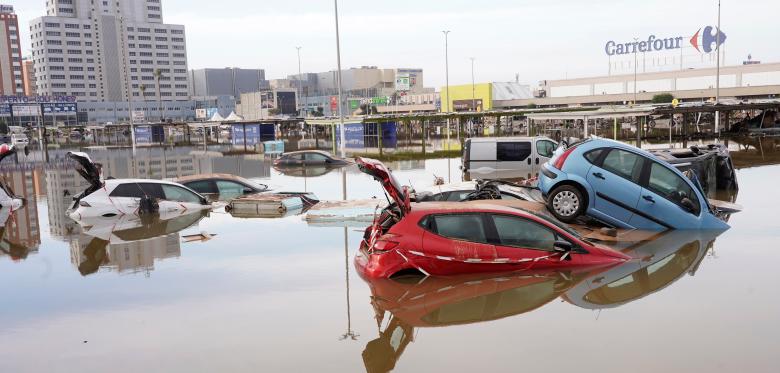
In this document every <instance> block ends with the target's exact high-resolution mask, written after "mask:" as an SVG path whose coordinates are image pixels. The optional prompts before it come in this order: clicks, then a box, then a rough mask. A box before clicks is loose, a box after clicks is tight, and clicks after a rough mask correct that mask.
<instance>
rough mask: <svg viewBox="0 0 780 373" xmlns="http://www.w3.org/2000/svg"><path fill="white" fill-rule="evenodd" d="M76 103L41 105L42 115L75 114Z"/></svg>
mask: <svg viewBox="0 0 780 373" xmlns="http://www.w3.org/2000/svg"><path fill="white" fill-rule="evenodd" d="M77 111H78V110H77V107H76V103H46V104H43V113H44V114H46V115H48V114H54V115H57V114H76V112H77Z"/></svg>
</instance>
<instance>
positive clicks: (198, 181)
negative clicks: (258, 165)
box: [175, 174, 268, 201]
mask: <svg viewBox="0 0 780 373" xmlns="http://www.w3.org/2000/svg"><path fill="white" fill-rule="evenodd" d="M175 181H176V182H177V183H179V184H181V185H184V186H186V187H187V188H190V189H192V190H194V191H195V192H198V193H199V194H201V195H204V196H206V197H210V198H212V199H215V200H219V201H227V200H230V199H233V198H236V197H238V196H242V195H245V194H254V193H262V192H265V191H267V190H268V185H265V184H260V183H256V182H254V181H251V180H248V179H245V178H243V177H241V176H236V175H231V174H199V175H191V176H184V177H180V178H178V179H176V180H175Z"/></svg>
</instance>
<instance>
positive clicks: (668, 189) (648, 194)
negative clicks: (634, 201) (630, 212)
mask: <svg viewBox="0 0 780 373" xmlns="http://www.w3.org/2000/svg"><path fill="white" fill-rule="evenodd" d="M647 162H648V164H649V166H648V175H647V177H646V181H643V185H644V187H643V188H642V196H641V198H640V199H639V204H638V205H637V210H638V211H637V213H636V214H634V216H633V217H632V218H631V225H632V226H634V227H637V228H642V229H671V228H675V229H681V228H682V229H685V228H698V226H699V217H700V216H701V209H702V207H701V202H700V201H701V200H700V198H699V196H698V194H697V193H696V192H695V190H694V189H693V188H692V187H691V186H690V184H688V182H687V181H686V180H685V179H684V178H683V177H681V176H680V175H678V174H677V173H675V172H674V171H672V170H671V169H669V168H668V167H666V166H664V165H662V164H660V163H658V162H655V161H651V160H649V159H648V160H647ZM684 198H687V199H689V200H690V201H691V205H692V206H693V208H692V209H691V210H688V209H687V208H686V207H685V206H684V203H683V202H682V201H683V199H684Z"/></svg>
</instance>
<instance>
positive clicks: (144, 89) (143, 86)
mask: <svg viewBox="0 0 780 373" xmlns="http://www.w3.org/2000/svg"><path fill="white" fill-rule="evenodd" d="M138 89H140V90H141V99H142V100H144V101H146V84H141V86H140V87H138Z"/></svg>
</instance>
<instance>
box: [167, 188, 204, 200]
mask: <svg viewBox="0 0 780 373" xmlns="http://www.w3.org/2000/svg"><path fill="white" fill-rule="evenodd" d="M162 190H163V193H164V194H165V199H166V200H168V201H175V202H191V203H200V197H199V196H198V195H197V194H195V193H193V192H190V191H189V190H187V189H184V188H182V187H180V186H176V185H168V184H163V185H162Z"/></svg>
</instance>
